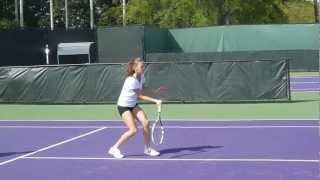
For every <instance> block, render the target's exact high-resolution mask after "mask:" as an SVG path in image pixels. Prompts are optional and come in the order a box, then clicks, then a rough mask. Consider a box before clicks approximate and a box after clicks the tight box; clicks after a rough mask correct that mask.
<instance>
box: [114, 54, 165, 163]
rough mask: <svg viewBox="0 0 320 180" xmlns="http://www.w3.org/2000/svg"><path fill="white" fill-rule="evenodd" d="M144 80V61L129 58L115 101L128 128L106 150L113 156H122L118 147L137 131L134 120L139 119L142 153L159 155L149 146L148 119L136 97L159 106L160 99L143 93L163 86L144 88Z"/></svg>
mask: <svg viewBox="0 0 320 180" xmlns="http://www.w3.org/2000/svg"><path fill="white" fill-rule="evenodd" d="M144 82H145V79H144V62H143V61H142V59H141V58H135V59H131V60H130V61H129V62H128V64H127V72H126V79H125V81H124V84H123V87H122V90H121V93H120V96H119V98H118V102H117V105H118V111H119V114H120V116H121V117H122V119H123V120H124V123H125V125H126V126H127V127H128V130H127V131H126V132H124V133H123V134H122V136H121V137H120V138H119V139H118V141H117V142H116V143H115V144H114V145H113V146H112V147H111V148H110V149H109V151H108V153H109V154H110V155H111V156H113V157H115V158H123V157H124V155H123V154H122V153H121V151H120V149H119V147H120V146H121V145H122V144H123V143H125V142H126V141H127V140H128V139H129V138H131V137H132V136H134V135H135V134H136V133H137V126H136V120H138V121H140V123H141V124H142V126H143V136H144V153H145V154H146V155H149V156H159V155H160V153H159V152H158V151H156V150H155V149H153V148H152V147H151V146H150V128H149V121H148V118H147V116H146V114H145V113H144V111H143V110H142V109H141V107H140V106H139V105H138V99H141V100H144V101H149V102H153V103H156V104H157V105H158V106H159V105H161V100H159V99H154V98H152V97H149V96H145V95H144V93H145V92H146V90H149V91H150V90H151V92H154V93H157V92H159V91H161V90H162V89H163V88H158V89H146V88H145V87H144V86H143V84H144Z"/></svg>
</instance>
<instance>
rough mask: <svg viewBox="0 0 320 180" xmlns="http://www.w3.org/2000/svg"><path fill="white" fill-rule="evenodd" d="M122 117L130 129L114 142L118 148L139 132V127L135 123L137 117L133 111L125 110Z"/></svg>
mask: <svg viewBox="0 0 320 180" xmlns="http://www.w3.org/2000/svg"><path fill="white" fill-rule="evenodd" d="M122 119H123V120H124V123H125V124H126V126H127V127H128V130H127V131H126V132H125V133H123V134H122V135H121V137H120V138H119V140H118V141H117V142H116V144H114V146H113V147H115V148H118V147H119V146H120V145H122V144H123V143H124V142H126V141H127V140H128V139H129V138H130V137H132V136H134V135H135V134H136V133H137V131H138V130H137V127H136V124H135V119H134V116H133V114H132V112H131V111H125V112H124V113H123V114H122Z"/></svg>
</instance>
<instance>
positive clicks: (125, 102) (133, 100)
mask: <svg viewBox="0 0 320 180" xmlns="http://www.w3.org/2000/svg"><path fill="white" fill-rule="evenodd" d="M144 82H145V79H144V75H143V74H142V75H141V78H140V81H139V80H138V79H136V78H135V77H133V76H129V77H127V78H126V80H125V81H124V84H123V87H122V90H121V93H120V96H119V98H118V102H117V105H118V106H122V107H134V106H135V105H136V104H137V103H138V96H137V94H136V93H135V92H134V90H136V89H139V90H142V88H143V84H144Z"/></svg>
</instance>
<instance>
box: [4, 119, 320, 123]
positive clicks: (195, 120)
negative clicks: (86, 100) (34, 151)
mask: <svg viewBox="0 0 320 180" xmlns="http://www.w3.org/2000/svg"><path fill="white" fill-rule="evenodd" d="M165 120H166V121H167V120H168V121H186V122H204V121H205V122H206V121H212V122H230V123H232V121H237V122H238V121H252V122H254V121H292V120H295V121H299V120H300V121H319V119H316V118H247V119H243V118H228V119H226V118H219V119H201V118H200V119H197V118H193V119H188V118H184V119H174V118H168V119H165ZM0 122H123V120H121V119H101V120H90V119H61V120H60V119H52V120H41V119H31V120H24V119H13V120H9V119H0Z"/></svg>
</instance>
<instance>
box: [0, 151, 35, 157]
mask: <svg viewBox="0 0 320 180" xmlns="http://www.w3.org/2000/svg"><path fill="white" fill-rule="evenodd" d="M31 152H34V151H24V152H3V153H0V157H6V156H13V155H18V154H27V153H31Z"/></svg>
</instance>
